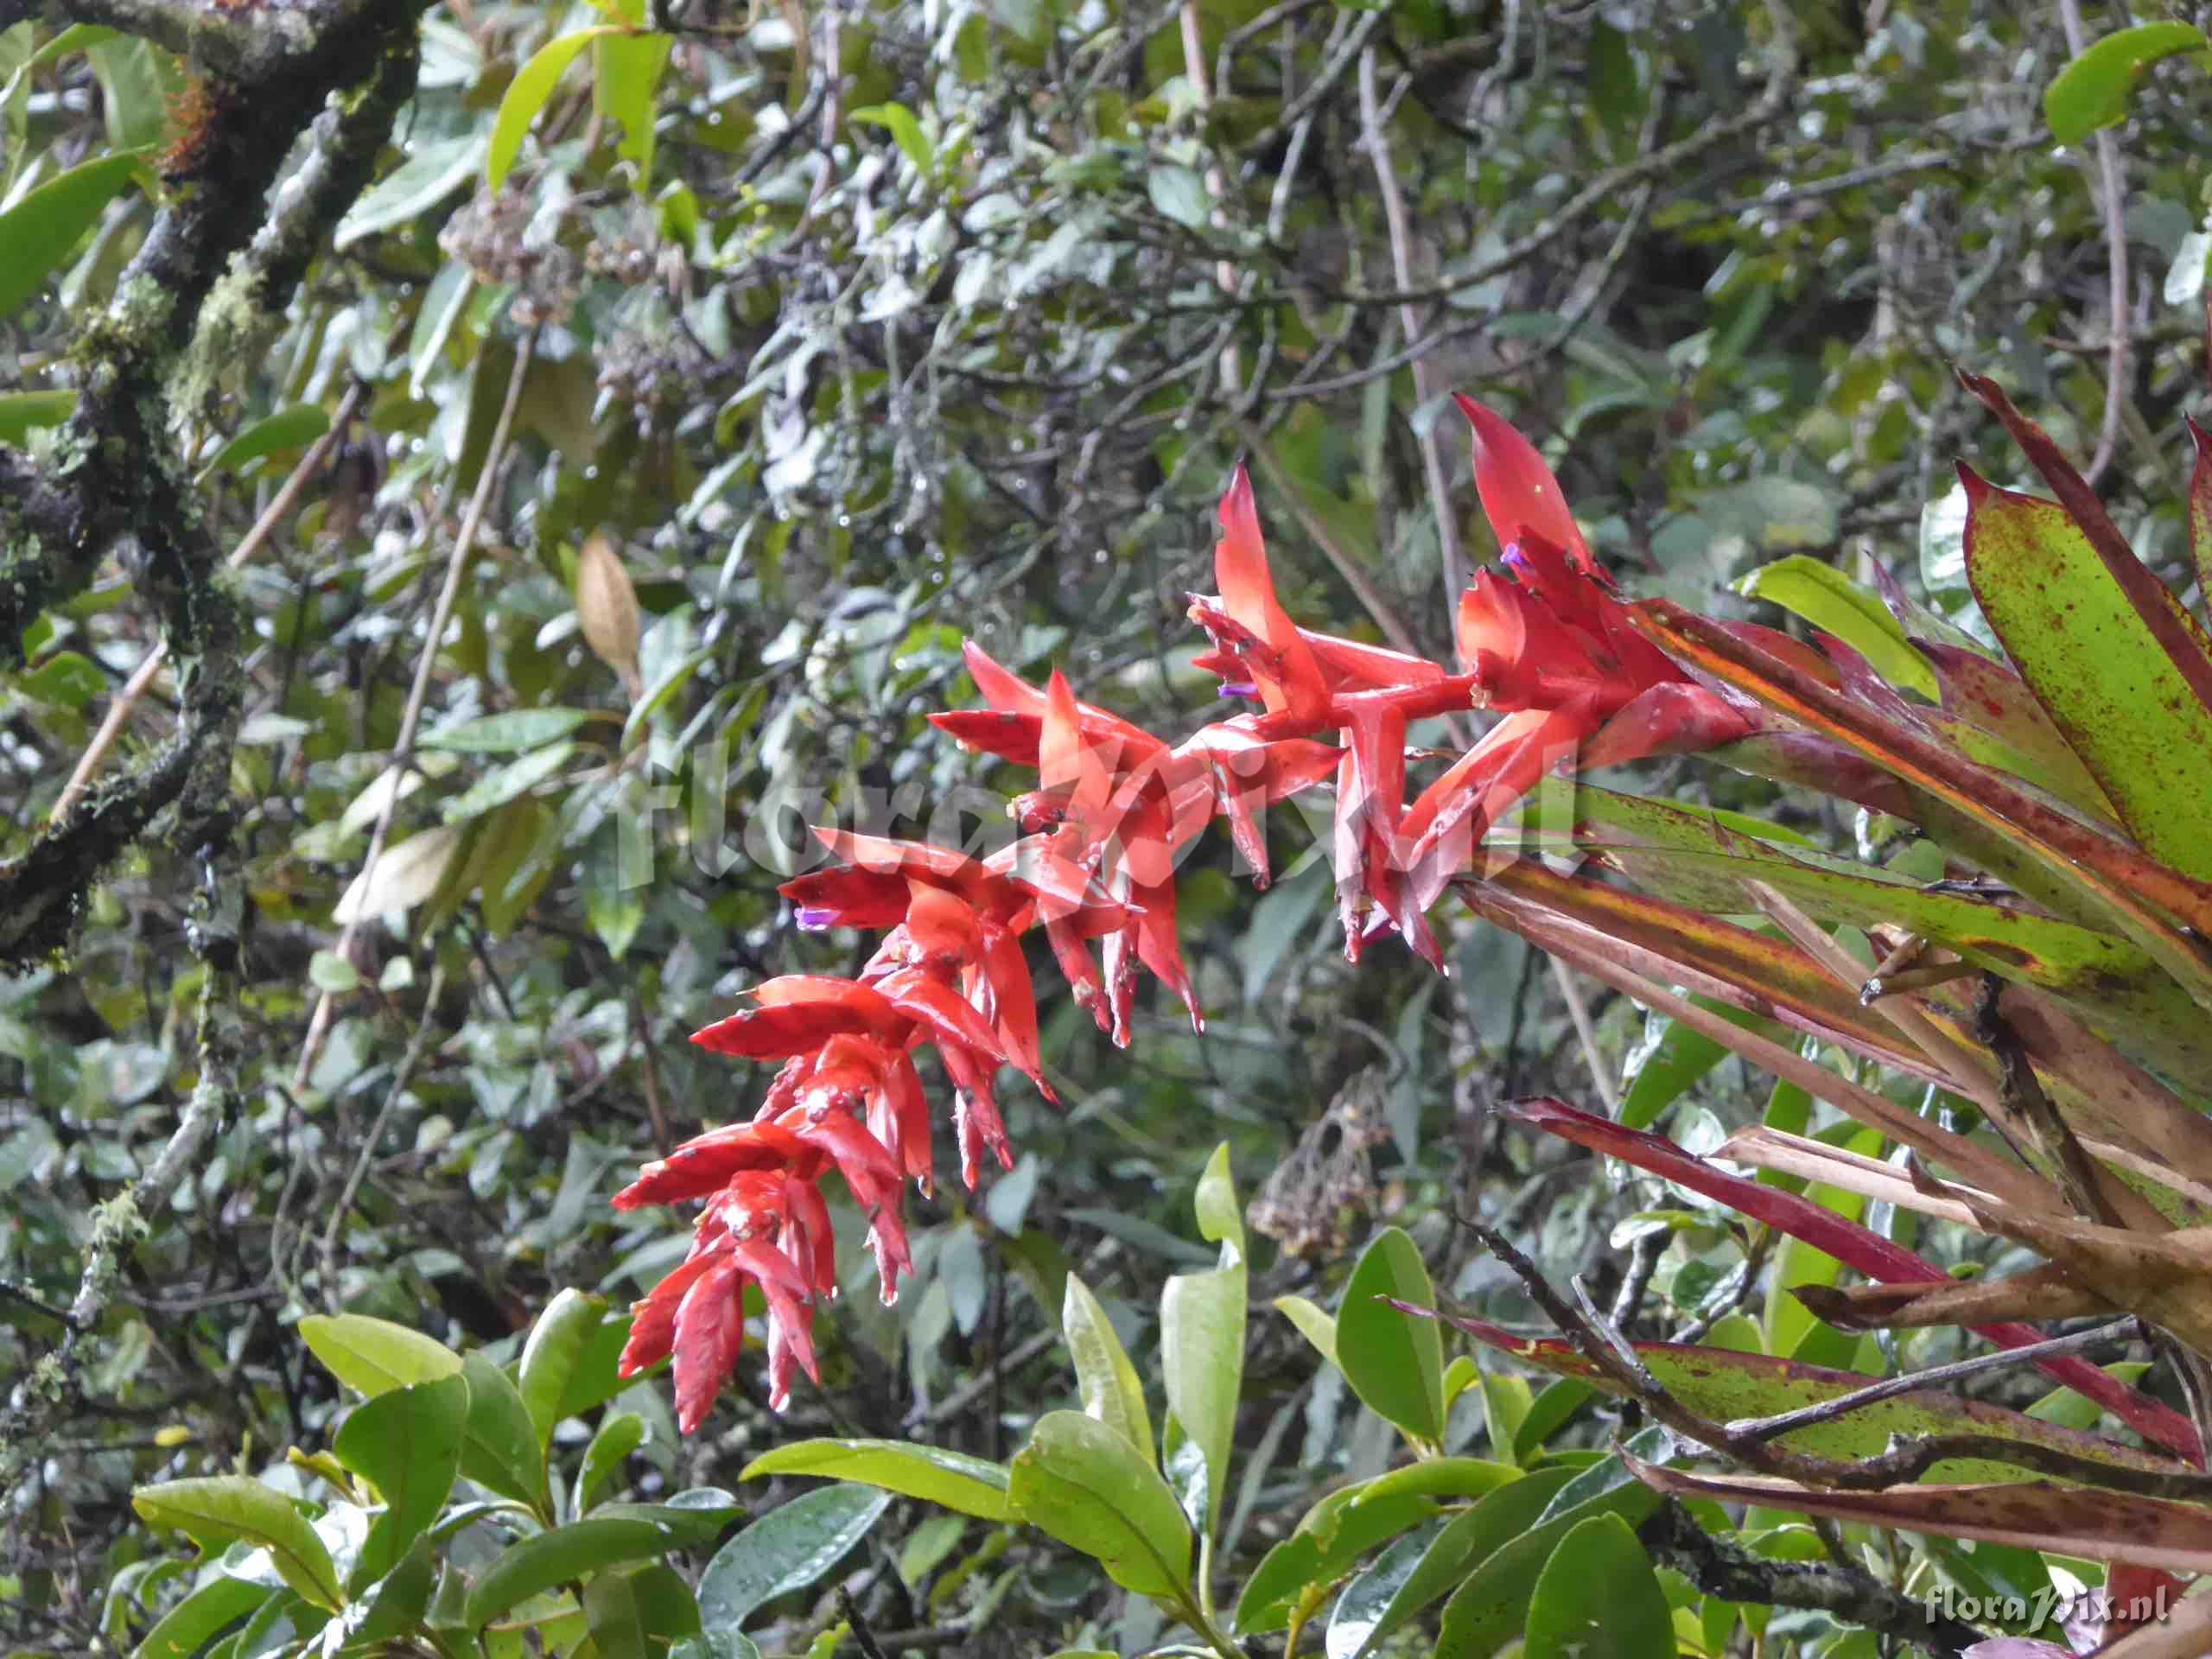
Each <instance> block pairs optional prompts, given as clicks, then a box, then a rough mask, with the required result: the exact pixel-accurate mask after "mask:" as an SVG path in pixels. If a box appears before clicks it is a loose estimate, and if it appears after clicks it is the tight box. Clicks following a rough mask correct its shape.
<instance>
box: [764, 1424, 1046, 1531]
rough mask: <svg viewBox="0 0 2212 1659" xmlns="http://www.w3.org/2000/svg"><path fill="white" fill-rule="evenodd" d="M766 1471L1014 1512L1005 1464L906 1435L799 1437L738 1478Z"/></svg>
mask: <svg viewBox="0 0 2212 1659" xmlns="http://www.w3.org/2000/svg"><path fill="white" fill-rule="evenodd" d="M761 1475H823V1476H826V1477H828V1478H830V1479H832V1480H853V1481H859V1482H861V1484H865V1485H869V1486H877V1487H880V1488H881V1489H882V1490H883V1491H887V1492H896V1493H898V1494H899V1496H900V1497H918V1498H921V1499H924V1500H925V1501H926V1502H928V1503H936V1504H940V1505H942V1506H943V1507H944V1508H945V1509H948V1510H958V1511H959V1512H960V1513H961V1514H963V1515H972V1516H979V1517H981V1518H982V1519H983V1520H985V1521H1006V1520H1010V1519H1012V1518H1013V1511H1012V1510H1009V1509H1008V1508H1007V1469H1006V1466H1005V1465H1003V1464H996V1463H992V1462H990V1461H988V1459H983V1458H973V1457H969V1455H968V1454H967V1453H966V1452H947V1451H943V1450H940V1449H939V1448H938V1447H936V1446H915V1445H911V1444H909V1443H908V1442H906V1441H905V1440H794V1441H792V1442H791V1443H790V1444H788V1445H785V1446H777V1447H776V1448H775V1449H774V1450H773V1451H771V1452H763V1453H762V1454H761V1455H760V1457H757V1458H755V1459H753V1461H752V1462H751V1463H748V1464H747V1465H745V1470H744V1472H743V1473H742V1474H741V1475H740V1476H739V1477H738V1478H739V1479H741V1480H752V1479H754V1478H757V1477H759V1476H761Z"/></svg>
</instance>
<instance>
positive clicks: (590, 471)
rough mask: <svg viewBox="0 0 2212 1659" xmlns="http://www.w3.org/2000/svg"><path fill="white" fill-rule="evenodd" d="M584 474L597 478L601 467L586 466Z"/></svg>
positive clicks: (587, 476)
mask: <svg viewBox="0 0 2212 1659" xmlns="http://www.w3.org/2000/svg"><path fill="white" fill-rule="evenodd" d="M584 476H585V477H586V478H597V477H598V476H599V468H598V467H585V468H584Z"/></svg>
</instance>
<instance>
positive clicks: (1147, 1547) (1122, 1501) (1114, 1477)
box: [1007, 1411, 1191, 1599]
mask: <svg viewBox="0 0 2212 1659" xmlns="http://www.w3.org/2000/svg"><path fill="white" fill-rule="evenodd" d="M1007 1500H1008V1502H1009V1503H1010V1504H1011V1505H1012V1508H1013V1510H1014V1516H1016V1518H1018V1519H1020V1520H1023V1521H1027V1522H1028V1523H1029V1524H1030V1525H1031V1526H1033V1527H1036V1528H1038V1529H1039V1530H1041V1531H1044V1532H1047V1533H1050V1534H1051V1535H1052V1536H1053V1537H1055V1538H1057V1539H1058V1540H1059V1541H1061V1542H1062V1543H1064V1544H1066V1545H1069V1546H1070V1547H1071V1548H1075V1549H1079V1550H1081V1551H1082V1552H1083V1553H1084V1554H1086V1555H1089V1556H1091V1557H1093V1558H1094V1559H1096V1560H1098V1561H1099V1562H1100V1563H1101V1564H1102V1565H1103V1566H1104V1567H1105V1568H1106V1573H1107V1576H1108V1577H1109V1578H1111V1579H1112V1580H1114V1582H1115V1583H1116V1584H1118V1585H1120V1586H1122V1588H1124V1589H1126V1590H1134V1591H1136V1592H1138V1593H1139V1594H1141V1595H1147V1596H1158V1597H1162V1598H1165V1599H1177V1598H1180V1597H1183V1596H1186V1595H1187V1594H1188V1593H1189V1589H1188V1584H1189V1580H1190V1576H1191V1523H1190V1522H1189V1521H1188V1520H1187V1519H1185V1516H1184V1514H1183V1510H1182V1508H1181V1506H1180V1505H1179V1504H1178V1503H1176V1501H1175V1495H1174V1493H1173V1492H1172V1491H1169V1490H1168V1489H1167V1484H1166V1482H1165V1481H1164V1480H1162V1479H1161V1478H1160V1476H1159V1474H1158V1473H1157V1471H1154V1469H1153V1467H1152V1465H1150V1464H1148V1463H1147V1462H1146V1461H1145V1460H1144V1459H1143V1457H1142V1456H1141V1454H1140V1453H1139V1452H1137V1450H1136V1448H1135V1446H1131V1445H1129V1444H1128V1441H1127V1440H1123V1439H1122V1436H1121V1435H1120V1434H1119V1433H1116V1432H1115V1431H1114V1430H1112V1429H1110V1428H1109V1427H1106V1426H1105V1424H1103V1423H1101V1422H1099V1421H1096V1420H1095V1419H1093V1418H1090V1417H1086V1416H1084V1414H1082V1413H1081V1412H1077V1411H1055V1412H1050V1413H1047V1414H1046V1415H1045V1416H1044V1417H1042V1418H1040V1419H1039V1420H1038V1423H1037V1427H1036V1429H1035V1430H1034V1432H1033V1433H1032V1434H1031V1435H1030V1437H1029V1444H1028V1445H1027V1446H1024V1447H1023V1448H1022V1449H1021V1450H1020V1452H1018V1453H1017V1454H1016V1455H1015V1457H1014V1468H1013V1471H1012V1478H1011V1479H1010V1481H1009V1483H1008V1485H1007Z"/></svg>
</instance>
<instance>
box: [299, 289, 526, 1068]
mask: <svg viewBox="0 0 2212 1659" xmlns="http://www.w3.org/2000/svg"><path fill="white" fill-rule="evenodd" d="M536 352H537V330H536V329H532V330H531V332H530V333H528V334H524V336H523V337H522V343H521V345H520V346H518V347H517V348H516V350H515V362H514V368H513V369H512V372H510V373H509V374H508V376H507V396H506V401H505V403H504V404H501V405H500V406H499V423H498V424H497V425H495V426H494V427H493V429H492V442H491V445H490V447H489V448H486V450H485V452H484V464H483V468H482V470H481V471H480V472H479V473H478V474H477V477H476V493H474V495H473V496H471V497H470V498H469V501H468V511H467V512H466V513H465V514H464V515H463V516H462V518H461V531H460V533H459V534H457V535H456V536H455V537H454V543H453V554H452V556H451V557H450V558H448V560H447V561H446V575H445V583H444V585H443V586H442V588H439V590H438V600H437V603H436V605H435V607H432V610H431V613H430V626H429V633H428V635H427V636H426V637H425V638H424V639H423V652H422V655H421V656H420V657H419V658H416V664H415V683H414V684H413V685H412V686H411V687H410V689H409V690H408V693H407V704H406V707H405V708H404V709H402V710H401V711H400V715H399V733H398V735H397V737H396V738H394V740H393V741H392V746H391V765H392V766H393V767H394V768H395V769H397V768H404V767H405V766H408V765H409V764H410V763H411V762H412V760H413V759H414V755H415V733H416V728H418V727H420V726H421V724H422V723H423V701H424V699H425V698H426V697H428V696H429V690H430V676H431V672H432V671H433V670H434V669H435V666H436V664H437V660H438V651H439V647H440V646H441V645H442V644H443V643H444V640H445V632H446V625H447V624H448V622H450V621H451V620H453V609H454V603H455V601H457V600H458V599H459V598H460V596H461V578H462V576H463V575H465V574H466V573H467V569H468V556H469V555H470V554H471V553H472V552H474V550H475V547H476V537H477V533H478V531H479V529H480V527H481V525H482V524H483V522H484V512H485V508H486V506H487V505H489V503H490V501H491V499H492V491H493V486H494V484H495V483H496V482H497V480H498V479H499V475H500V474H501V473H502V472H503V471H505V465H506V456H507V442H508V439H509V436H510V435H512V432H513V430H514V423H515V410H516V409H517V407H518V405H519V404H521V402H522V387H523V381H524V379H525V378H527V377H528V375H529V373H530V364H531V358H532V357H533V356H534V355H535V353H536ZM399 798H400V791H398V790H397V789H394V790H392V791H390V792H389V793H388V794H387V795H386V796H385V801H384V807H383V810H381V811H379V812H378V814H377V822H376V828H375V829H373V830H372V832H371V833H370V836H369V850H368V855H367V856H366V857H365V858H363V859H362V861H361V874H360V875H359V878H358V879H359V882H360V884H361V888H362V891H364V892H366V891H367V889H368V887H369V884H370V883H371V882H372V880H375V879H376V868H377V861H378V860H379V859H380V858H382V857H383V856H384V849H385V841H386V840H387V839H388V838H389V837H390V836H391V821H392V817H393V816H394V814H395V813H396V812H397V810H398V807H399ZM361 926H362V923H361V920H360V918H358V917H357V918H354V919H353V920H352V921H349V922H347V923H346V925H345V927H344V930H343V931H341V932H340V934H339V936H338V943H337V944H336V945H335V946H334V947H333V948H334V950H336V951H337V952H338V954H339V955H340V956H345V955H346V954H348V952H349V951H350V950H351V947H352V945H353V941H354V939H355V938H358V937H359V933H360V930H361ZM334 1007H335V999H334V998H333V996H332V995H331V994H330V993H329V992H328V991H325V992H324V993H323V994H322V995H321V997H320V998H319V999H318V1000H317V1001H316V1002H315V1014H314V1017H313V1018H312V1020H310V1021H309V1023H308V1035H307V1040H306V1042H304V1043H303V1044H302V1045H301V1047H300V1061H299V1065H298V1066H297V1067H296V1069H295V1070H294V1071H293V1073H292V1087H293V1088H295V1089H304V1088H306V1087H307V1085H308V1076H309V1075H310V1074H311V1073H312V1072H313V1071H314V1070H315V1058H316V1057H317V1056H318V1055H320V1054H321V1052H322V1045H323V1041H324V1039H326V1038H327V1036H328V1035H329V1032H330V1020H331V1015H332V1014H333V1013H334Z"/></svg>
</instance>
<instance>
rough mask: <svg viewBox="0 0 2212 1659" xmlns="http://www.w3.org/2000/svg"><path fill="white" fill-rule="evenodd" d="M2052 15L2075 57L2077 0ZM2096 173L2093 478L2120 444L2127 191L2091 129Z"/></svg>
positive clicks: (2109, 145)
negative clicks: (2101, 350) (2098, 335)
mask: <svg viewBox="0 0 2212 1659" xmlns="http://www.w3.org/2000/svg"><path fill="white" fill-rule="evenodd" d="M2058 16H2059V21H2060V22H2061V23H2062V24H2063V26H2064V28H2065V29H2066V48H2067V50H2068V51H2069V52H2071V53H2072V54H2074V55H2075V57H2077V58H2078V57H2080V56H2081V55H2082V53H2084V52H2086V51H2087V50H2088V47H2089V35H2088V30H2087V29H2084V28H2083V27H2082V0H2058ZM2097 176H2098V181H2099V183H2100V184H2101V186H2102V188H2101V190H2100V191H2099V193H2098V194H2099V195H2100V196H2101V200H2100V201H2099V203H2098V206H2099V207H2101V208H2102V209H2103V211H2104V221H2105V274H2106V281H2107V291H2108V293H2109V296H2110V302H2109V309H2110V311H2111V318H2110V321H2108V322H2107V332H2108V333H2109V334H2110V335H2111V340H2110V343H2109V349H2108V351H2107V353H2106V357H2105V417H2104V424H2103V425H2102V426H2101V428H2100V429H2099V430H2098V433H2097V451H2096V454H2094V455H2093V456H2091V457H2090V460H2089V464H2088V467H2087V468H2086V469H2085V470H2084V471H2083V473H2082V477H2083V478H2084V479H2086V480H2088V482H2090V483H2091V484H2094V483H2095V482H2096V481H2097V480H2098V478H2099V477H2100V476H2101V474H2103V472H2104V470H2105V468H2106V467H2107V466H2109V465H2110V464H2111V462H2112V458H2113V452H2114V451H2115V450H2116V449H2117V448H2119V446H2120V410H2122V408H2123V407H2125V404H2126V392H2127V358H2128V322H2129V308H2128V303H2127V197H2126V181H2124V180H2123V179H2122V177H2121V175H2120V146H2119V145H2118V144H2117V143H2115V142H2114V141H2113V136H2112V134H2111V133H2110V132H2109V131H2107V132H2100V133H2099V134H2098V135H2097Z"/></svg>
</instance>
